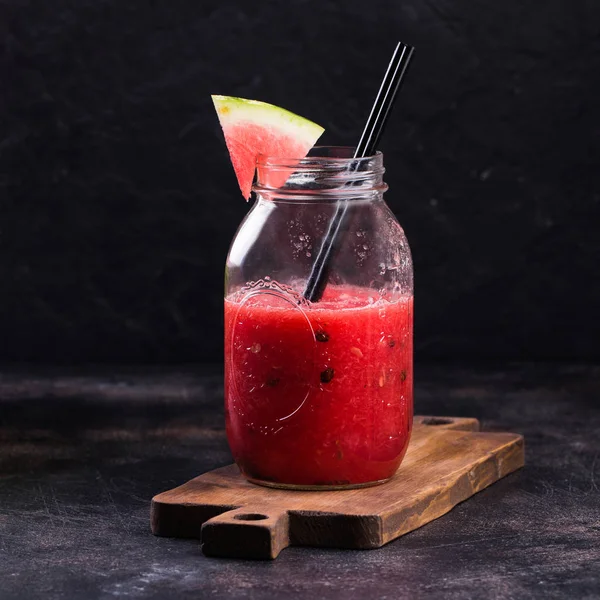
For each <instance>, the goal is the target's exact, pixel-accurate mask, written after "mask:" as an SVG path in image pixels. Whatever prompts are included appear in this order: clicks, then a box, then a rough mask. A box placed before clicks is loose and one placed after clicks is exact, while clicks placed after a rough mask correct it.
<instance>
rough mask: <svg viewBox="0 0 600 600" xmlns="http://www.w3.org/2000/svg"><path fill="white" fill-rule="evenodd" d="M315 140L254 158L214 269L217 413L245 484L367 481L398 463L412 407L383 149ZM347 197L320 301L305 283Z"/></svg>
mask: <svg viewBox="0 0 600 600" xmlns="http://www.w3.org/2000/svg"><path fill="white" fill-rule="evenodd" d="M352 152H353V149H352V148H340V147H317V148H314V149H313V150H312V151H311V153H310V154H309V156H308V157H306V158H304V159H302V160H297V159H290V160H282V159H277V160H273V159H269V158H260V159H259V161H258V163H257V183H256V185H255V186H254V192H255V193H256V202H255V204H254V206H253V207H252V209H251V210H250V212H249V213H248V215H247V216H246V218H245V219H244V221H243V222H242V224H241V226H240V227H239V229H238V231H237V234H236V236H235V238H234V240H233V242H232V244H231V248H230V250H229V255H228V257H227V266H226V271H225V274H226V275H225V415H226V427H227V437H228V441H229V445H230V447H231V451H232V454H233V457H234V459H235V461H236V463H237V464H238V466H239V468H240V470H241V472H242V474H243V475H244V476H245V477H246V478H247V479H248V480H250V481H252V482H254V483H258V484H262V485H267V486H271V487H282V488H293V489H346V488H353V487H361V486H366V485H374V484H377V483H382V482H384V481H386V480H387V479H389V478H390V477H391V476H392V475H393V474H394V473H395V472H396V470H397V468H398V466H399V465H400V462H401V461H402V458H403V456H404V453H405V452H406V448H407V446H408V441H409V438H410V433H411V429H412V416H413V268H412V259H411V254H410V249H409V246H408V243H407V241H406V237H405V235H404V232H403V230H402V228H401V227H400V224H399V223H398V221H397V220H396V218H395V217H394V215H393V213H392V212H391V211H390V209H389V208H388V206H387V204H386V203H385V201H384V199H383V193H384V192H385V191H386V190H387V185H386V184H385V183H384V182H383V173H384V167H383V155H382V154H381V153H377V154H376V155H375V156H370V157H366V158H361V159H353V158H352ZM340 203H343V206H345V207H346V209H347V210H346V215H345V218H344V219H343V221H342V223H341V226H340V230H339V232H338V237H337V239H338V240H339V242H340V243H339V244H338V246H337V249H336V252H335V253H334V254H333V256H332V260H331V261H330V263H329V272H328V279H327V285H326V287H325V290H324V294H323V296H322V298H321V299H320V300H319V301H315V302H310V301H308V300H306V299H305V297H304V291H305V287H306V284H307V280H308V278H309V276H310V273H311V268H312V266H313V262H314V260H315V257H316V256H317V254H318V252H319V249H320V247H321V242H322V241H323V239H324V237H325V235H326V233H327V230H328V227H329V225H330V223H331V220H332V217H333V215H334V213H335V211H336V208H338V209H339V206H340Z"/></svg>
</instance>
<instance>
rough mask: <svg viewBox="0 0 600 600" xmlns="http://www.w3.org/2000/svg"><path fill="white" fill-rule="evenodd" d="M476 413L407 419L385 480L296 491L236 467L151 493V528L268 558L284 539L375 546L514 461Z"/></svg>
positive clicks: (506, 441) (520, 445)
mask: <svg viewBox="0 0 600 600" xmlns="http://www.w3.org/2000/svg"><path fill="white" fill-rule="evenodd" d="M478 429H479V423H478V421H477V420H476V419H465V418H456V417H415V427H414V430H413V434H412V438H411V441H410V445H409V449H408V452H407V454H406V457H405V459H404V461H403V463H402V465H401V466H400V469H399V470H398V472H397V473H396V475H394V477H393V478H392V479H391V480H390V481H388V482H387V483H385V484H383V485H379V486H376V487H371V488H363V489H356V490H344V491H324V492H296V491H289V490H277V489H269V488H264V487H261V486H257V485H254V484H251V483H249V482H247V481H246V480H245V479H243V478H242V477H241V475H240V474H239V471H238V469H237V467H236V466H235V465H229V466H227V467H223V468H220V469H216V470H214V471H210V472H209V473H205V474H203V475H200V476H199V477H196V478H194V479H192V480H191V481H188V482H187V483H185V484H184V485H182V486H179V487H177V488H175V489H172V490H169V491H167V492H163V493H162V494H159V495H157V496H155V497H154V498H153V500H152V507H151V525H152V532H153V533H154V534H155V535H160V536H169V537H187V538H190V537H191V538H201V539H202V549H203V552H204V553H205V554H206V555H209V556H229V557H239V558H258V559H260V558H271V559H272V558H276V557H277V555H278V554H279V552H281V550H283V549H284V548H285V547H287V546H288V545H296V546H321V547H335V548H378V547H380V546H382V545H384V544H386V543H388V542H389V541H391V540H393V539H395V538H397V537H399V536H401V535H404V534H405V533H408V532H409V531H412V530H414V529H416V528H418V527H421V526H422V525H425V524H426V523H429V522H430V521H432V520H434V519H437V518H438V517H440V516H442V515H443V514H445V513H447V512H448V511H449V510H451V509H452V508H453V507H454V506H456V505H457V504H458V503H459V502H462V501H463V500H466V499H467V498H469V497H470V496H472V495H473V494H476V493H477V492H479V491H481V490H482V489H484V488H485V487H487V486H489V485H490V484H492V483H494V482H495V481H497V480H498V479H501V478H502V477H504V476H506V475H508V474H509V473H511V472H513V471H515V470H516V469H518V468H520V467H522V466H523V464H524V440H523V437H522V436H520V435H518V434H514V433H491V432H486V433H482V432H479V431H478Z"/></svg>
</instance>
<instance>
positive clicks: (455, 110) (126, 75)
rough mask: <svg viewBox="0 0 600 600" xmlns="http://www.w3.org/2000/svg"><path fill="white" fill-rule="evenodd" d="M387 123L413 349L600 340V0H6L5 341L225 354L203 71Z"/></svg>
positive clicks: (222, 248)
mask: <svg viewBox="0 0 600 600" xmlns="http://www.w3.org/2000/svg"><path fill="white" fill-rule="evenodd" d="M398 39H401V40H402V41H405V42H408V43H412V44H414V45H415V46H416V47H417V52H416V56H415V60H414V61H413V65H412V67H411V71H410V76H409V80H408V83H407V84H406V85H405V87H404V90H403V92H402V95H401V98H400V101H399V103H398V105H397V108H396V111H395V113H394V115H393V117H392V119H391V121H390V123H389V125H388V129H387V132H386V135H385V138H384V141H383V143H382V149H383V150H384V152H385V154H386V165H387V168H388V173H387V176H386V178H387V181H388V183H389V185H390V188H391V191H390V192H389V193H388V195H387V200H388V203H389V204H390V206H391V207H392V209H393V210H394V211H395V213H396V214H397V215H398V217H399V219H400V221H401V223H402V224H403V226H404V228H405V230H406V233H407V235H408V238H409V241H410V243H411V246H412V249H413V254H414V259H415V270H416V303H417V309H416V352H417V360H432V359H436V360H437V359H451V360H465V361H470V360H475V359H502V360H504V359H507V360H509V359H510V360H513V359H514V360H542V359H543V360H559V359H566V360H576V361H593V360H598V359H599V358H600V344H598V343H597V340H598V339H600V319H598V314H597V313H598V309H599V308H600V278H599V277H598V276H597V270H598V265H599V264H600V241H599V240H598V230H599V227H600V220H599V217H600V110H599V106H598V104H599V98H600V3H598V2H597V0H587V1H585V0H562V1H561V0H546V1H545V2H542V3H541V2H540V1H539V0H519V1H518V2H517V1H515V0H513V1H507V2H497V1H496V0H480V1H479V0H468V1H467V0H465V1H456V0H427V1H424V0H409V1H404V2H399V1H396V2H383V1H373V0H371V1H370V2H365V1H364V0H346V1H344V2H339V1H338V2H335V1H324V0H305V1H303V0H287V1H279V2H267V1H264V2H250V1H248V0H238V1H236V2H226V1H223V0H220V1H219V0H209V1H199V0H195V1H189V0H188V1H181V0H170V1H169V2H150V1H149V0H129V1H127V2H123V1H121V0H78V1H75V0H53V1H52V2H48V0H31V1H26V0H21V1H17V0H8V1H6V0H4V1H3V2H2V3H1V4H0V52H1V54H0V75H1V85H0V87H1V90H0V360H1V361H35V362H99V361H107V362H116V361H121V362H132V363H137V362H163V363H164V362H173V363H175V362H187V361H198V360H206V361H219V360H220V359H221V349H222V348H221V344H222V342H221V336H222V330H221V327H222V325H221V310H222V276H223V265H224V260H225V254H226V251H227V247H228V244H229V241H230V239H231V237H232V236H233V234H234V231H235V229H236V227H237V225H238V224H239V222H240V220H241V219H242V217H243V215H244V214H245V213H246V211H247V209H248V206H247V205H246V204H245V203H244V202H243V200H242V198H241V196H240V194H239V191H238V189H237V184H236V181H235V177H234V175H233V171H232V169H231V166H230V164H229V159H228V156H227V154H226V151H225V148H224V144H223V141H222V136H221V133H220V130H219V127H218V123H217V119H216V116H215V114H214V112H213V108H212V105H211V102H210V97H209V94H210V93H221V94H228V95H239V96H245V97H250V98H256V99H260V100H265V101H268V102H273V103H275V104H278V105H282V106H284V107H286V108H288V109H290V110H292V111H295V112H298V113H300V114H302V115H304V116H307V117H309V118H312V119H313V120H316V121H317V122H319V123H321V124H322V125H323V126H324V127H326V129H327V133H326V134H325V136H324V138H323V142H326V143H336V144H353V143H356V141H357V140H358V137H359V134H360V129H361V127H362V124H363V122H364V120H365V119H366V116H367V114H368V111H369V108H370V105H371V102H372V100H373V97H374V94H375V92H376V90H377V87H378V85H379V80H380V78H381V76H382V74H383V71H384V69H385V65H386V64H387V61H388V58H389V55H390V53H391V51H392V49H393V47H394V45H395V43H396V41H397V40H398Z"/></svg>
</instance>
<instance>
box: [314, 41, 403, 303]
mask: <svg viewBox="0 0 600 600" xmlns="http://www.w3.org/2000/svg"><path fill="white" fill-rule="evenodd" d="M413 51H414V48H413V47H412V46H407V45H406V44H403V43H402V42H398V45H397V46H396V49H395V50H394V54H393V55H392V59H391V60H390V64H389V65H388V68H387V71H386V73H385V76H384V77H383V81H382V82H381V86H380V88H379V92H378V93H377V98H375V103H374V104H373V108H372V109H371V114H370V115H369V118H368V119H367V123H366V125H365V128H364V130H363V133H362V135H361V136H360V141H359V142H358V146H356V150H355V152H354V157H353V158H364V157H365V156H371V155H372V154H373V153H374V152H375V150H376V149H377V145H378V144H379V140H380V139H381V135H382V133H383V129H384V127H385V123H386V121H387V118H388V116H389V114H390V112H391V110H392V107H393V105H394V100H395V99H396V94H397V93H398V90H399V89H400V86H401V84H402V81H403V79H404V75H405V73H406V70H407V69H408V65H409V63H410V59H411V58H412V55H413ZM347 213H348V201H347V200H342V201H340V202H338V204H337V207H336V209H335V213H334V214H333V217H332V219H331V222H330V224H329V228H328V229H327V233H326V234H325V238H324V239H323V243H322V244H321V248H320V249H319V254H318V255H317V258H316V259H315V262H314V264H313V267H312V271H311V273H310V277H309V278H308V281H307V283H306V288H305V290H304V297H305V298H306V299H307V300H310V301H311V302H318V301H319V300H320V299H321V297H322V296H323V292H324V291H325V286H326V285H327V280H328V279H329V271H330V268H331V262H332V259H333V257H334V255H335V254H336V252H337V250H338V248H339V246H340V243H341V241H342V240H341V237H342V236H341V235H340V234H339V231H340V229H341V226H342V224H343V223H344V221H345V220H346V215H347Z"/></svg>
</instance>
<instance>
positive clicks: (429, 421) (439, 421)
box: [421, 417, 454, 425]
mask: <svg viewBox="0 0 600 600" xmlns="http://www.w3.org/2000/svg"><path fill="white" fill-rule="evenodd" d="M421 423H423V425H450V423H454V420H453V419H444V418H442V417H427V418H426V419H423V420H422V421H421Z"/></svg>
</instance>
